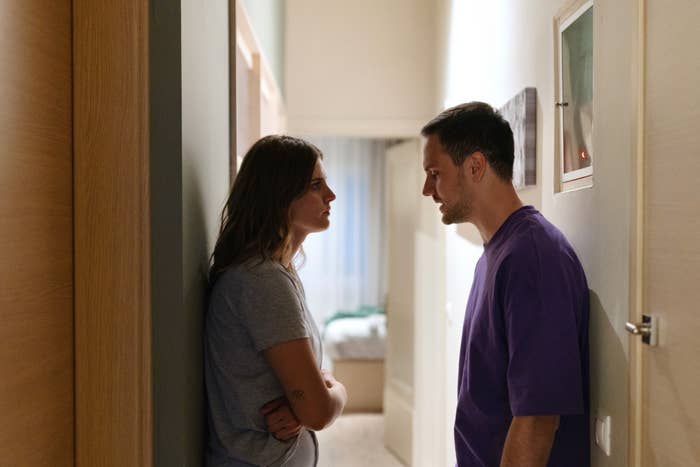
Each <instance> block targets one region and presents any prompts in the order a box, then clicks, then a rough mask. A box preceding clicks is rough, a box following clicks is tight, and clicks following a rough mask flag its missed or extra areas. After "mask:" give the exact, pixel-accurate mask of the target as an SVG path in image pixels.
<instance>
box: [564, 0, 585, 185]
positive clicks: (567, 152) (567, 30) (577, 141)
mask: <svg viewBox="0 0 700 467" xmlns="http://www.w3.org/2000/svg"><path fill="white" fill-rule="evenodd" d="M556 24H557V26H556V27H557V31H556V33H557V45H558V47H557V62H558V63H557V64H558V67H557V70H558V73H557V74H558V76H557V81H558V83H557V84H558V86H557V91H558V92H557V113H558V115H557V121H558V131H557V133H558V134H557V139H558V144H557V148H558V151H557V152H558V157H557V159H558V162H559V163H558V165H559V170H558V172H559V191H566V190H569V189H572V188H579V187H582V186H591V185H592V183H593V181H592V175H593V156H594V151H593V1H591V0H589V1H578V2H576V3H575V4H572V5H571V6H570V7H569V8H567V9H566V10H565V11H564V12H563V14H561V15H560V16H558V17H557V20H556Z"/></svg>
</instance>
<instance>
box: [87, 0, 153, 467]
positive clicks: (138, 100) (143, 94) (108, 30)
mask: <svg viewBox="0 0 700 467" xmlns="http://www.w3.org/2000/svg"><path fill="white" fill-rule="evenodd" d="M149 5H150V3H149V2H148V1H146V0H125V1H121V2H93V1H91V0H75V1H74V7H73V18H74V57H75V61H74V80H75V81H74V99H75V101H74V102H75V117H74V118H75V120H74V123H75V242H76V248H75V268H76V271H75V278H76V288H75V321H76V323H75V326H76V330H75V332H76V335H75V340H76V343H75V345H76V369H75V371H76V465H77V466H78V467H93V466H98V465H99V466H105V467H109V466H114V467H126V466H138V467H147V466H150V465H152V420H151V419H152V403H151V360H150V359H151V328H150V323H151V321H150V320H151V316H150V310H151V307H150V249H149V245H150V231H149V195H148V194H149V174H148V170H149V163H148V159H149V126H148V125H149V107H148V106H149V102H148V96H149V94H148V89H149V87H148V86H149V75H148V47H149V26H148V25H149Z"/></svg>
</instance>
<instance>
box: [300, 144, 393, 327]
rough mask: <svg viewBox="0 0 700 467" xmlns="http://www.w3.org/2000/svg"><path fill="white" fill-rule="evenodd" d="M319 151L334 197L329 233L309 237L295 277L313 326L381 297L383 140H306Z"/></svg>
mask: <svg viewBox="0 0 700 467" xmlns="http://www.w3.org/2000/svg"><path fill="white" fill-rule="evenodd" d="M306 139H307V140H309V141H311V142H312V143H314V144H315V145H316V146H318V148H319V149H320V150H321V151H322V152H323V166H324V169H325V171H326V175H327V177H328V184H329V186H330V187H331V189H332V190H333V191H334V192H335V194H336V197H337V198H336V200H335V201H333V202H332V203H331V216H330V228H329V229H328V230H327V231H325V232H320V233H314V234H310V235H309V236H308V237H307V238H306V241H305V242H304V244H303V248H304V252H305V256H306V259H305V261H304V262H303V263H302V264H301V265H299V266H298V267H299V277H300V278H301V280H302V282H303V284H304V289H305V291H306V299H307V302H308V305H309V309H310V311H311V313H312V314H313V316H314V318H315V319H316V322H317V323H318V325H319V326H321V327H322V326H323V322H324V321H325V320H326V319H327V318H328V317H330V316H332V315H333V314H334V313H335V312H337V311H340V310H355V309H357V308H358V307H360V306H363V305H367V306H384V298H385V294H386V254H385V253H386V248H385V235H384V232H385V223H386V216H385V201H384V199H385V194H384V170H385V169H384V167H385V163H384V160H385V150H386V143H385V142H384V140H373V139H359V138H335V137H323V138H306Z"/></svg>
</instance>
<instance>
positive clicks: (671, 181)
mask: <svg viewBox="0 0 700 467" xmlns="http://www.w3.org/2000/svg"><path fill="white" fill-rule="evenodd" d="M647 8H648V10H647V23H646V28H647V30H646V41H647V42H646V43H647V46H646V87H645V95H644V99H645V106H646V110H645V114H646V119H645V120H646V121H645V155H644V157H645V170H644V231H643V242H644V250H643V252H644V253H643V258H644V279H643V284H644V286H643V294H644V295H643V312H644V313H645V314H649V315H651V316H656V317H658V319H659V324H658V339H659V341H658V345H657V346H654V347H652V346H648V345H641V349H642V350H641V358H642V373H641V375H642V378H641V381H642V392H641V394H642V398H641V404H642V411H641V416H642V425H641V446H640V445H637V446H636V448H637V449H638V453H639V454H641V456H639V457H641V459H640V461H639V462H638V463H637V465H641V466H643V467H652V466H653V467H690V466H700V390H699V389H698V388H700V286H699V285H698V284H699V283H700V89H699V88H698V84H699V83H700V54H699V53H698V51H697V44H699V43H700V26H699V24H700V2H698V1H697V0H681V1H674V2H671V1H655V2H647ZM633 338H634V339H635V341H637V340H638V339H639V338H638V337H637V336H635V337H633ZM635 345H636V346H639V345H640V344H639V342H635Z"/></svg>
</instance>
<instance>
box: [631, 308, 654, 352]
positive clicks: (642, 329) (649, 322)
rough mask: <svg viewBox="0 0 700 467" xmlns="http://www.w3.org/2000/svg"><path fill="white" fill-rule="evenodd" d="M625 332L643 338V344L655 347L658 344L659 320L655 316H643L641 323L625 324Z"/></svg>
mask: <svg viewBox="0 0 700 467" xmlns="http://www.w3.org/2000/svg"><path fill="white" fill-rule="evenodd" d="M625 330H626V331H627V332H629V333H630V334H634V335H635V336H642V342H644V343H645V344H648V345H651V346H654V345H656V344H657V342H658V337H657V333H658V319H657V318H656V317H655V316H649V315H642V322H641V323H630V322H629V321H628V322H627V323H625Z"/></svg>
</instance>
